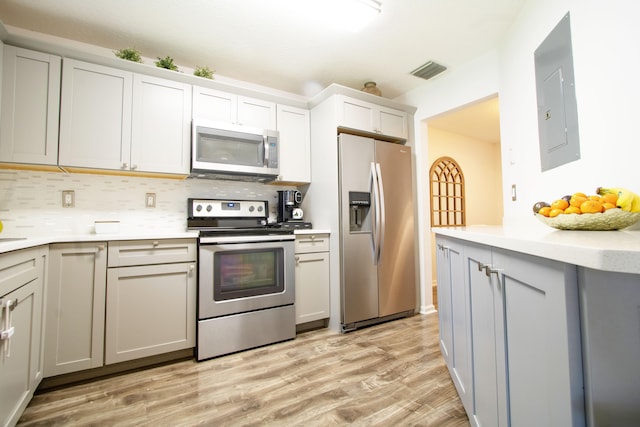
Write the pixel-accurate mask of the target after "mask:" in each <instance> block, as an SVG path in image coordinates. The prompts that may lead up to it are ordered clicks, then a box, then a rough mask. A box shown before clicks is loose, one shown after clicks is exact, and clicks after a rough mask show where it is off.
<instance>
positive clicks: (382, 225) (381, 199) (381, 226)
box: [376, 163, 386, 263]
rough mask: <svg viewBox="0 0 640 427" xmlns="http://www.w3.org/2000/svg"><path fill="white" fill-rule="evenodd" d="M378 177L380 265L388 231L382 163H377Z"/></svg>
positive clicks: (378, 260)
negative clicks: (386, 231) (386, 230)
mask: <svg viewBox="0 0 640 427" xmlns="http://www.w3.org/2000/svg"><path fill="white" fill-rule="evenodd" d="M376 176H377V178H378V179H377V181H378V194H379V196H378V207H379V211H380V222H379V224H378V259H377V262H378V263H379V262H380V260H381V259H382V251H383V250H384V235H385V229H386V219H385V217H386V212H385V208H384V206H385V205H384V188H383V185H382V183H383V180H382V171H381V170H380V163H376Z"/></svg>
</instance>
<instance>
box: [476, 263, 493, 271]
mask: <svg viewBox="0 0 640 427" xmlns="http://www.w3.org/2000/svg"><path fill="white" fill-rule="evenodd" d="M487 267H491V266H490V265H489V264H483V263H481V262H480V263H478V271H482V270H484V269H485V268H487Z"/></svg>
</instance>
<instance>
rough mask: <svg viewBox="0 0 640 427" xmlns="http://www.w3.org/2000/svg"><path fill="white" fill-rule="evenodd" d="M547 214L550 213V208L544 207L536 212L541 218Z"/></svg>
mask: <svg viewBox="0 0 640 427" xmlns="http://www.w3.org/2000/svg"><path fill="white" fill-rule="evenodd" d="M549 212H551V207H550V206H544V207H542V208H540V210H539V211H538V213H539V214H540V215H542V216H549Z"/></svg>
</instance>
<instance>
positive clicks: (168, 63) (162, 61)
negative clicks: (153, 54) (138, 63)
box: [154, 56, 178, 71]
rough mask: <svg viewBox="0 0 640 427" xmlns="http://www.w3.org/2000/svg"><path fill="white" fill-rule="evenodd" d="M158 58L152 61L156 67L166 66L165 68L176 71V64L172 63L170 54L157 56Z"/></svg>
mask: <svg viewBox="0 0 640 427" xmlns="http://www.w3.org/2000/svg"><path fill="white" fill-rule="evenodd" d="M157 58H158V60H157V61H155V62H154V64H156V67H159V68H166V69H167V70H172V71H178V66H177V65H176V64H174V63H173V58H172V57H170V56H165V57H164V58H160V57H159V56H158V57H157Z"/></svg>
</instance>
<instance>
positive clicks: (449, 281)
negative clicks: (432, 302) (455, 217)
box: [436, 236, 473, 407]
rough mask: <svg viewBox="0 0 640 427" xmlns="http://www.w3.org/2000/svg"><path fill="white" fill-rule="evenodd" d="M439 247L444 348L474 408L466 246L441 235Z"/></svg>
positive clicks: (458, 385)
mask: <svg viewBox="0 0 640 427" xmlns="http://www.w3.org/2000/svg"><path fill="white" fill-rule="evenodd" d="M436 248H437V252H436V260H437V265H438V269H437V273H438V313H439V316H440V350H441V351H442V355H443V357H444V359H445V361H446V362H447V367H448V368H449V373H450V374H451V378H452V379H453V383H454V384H455V386H456V390H457V391H458V394H459V395H460V400H462V402H463V405H464V406H465V407H470V406H471V405H472V404H473V402H472V387H473V384H472V381H473V378H472V374H473V372H472V366H471V363H472V360H471V307H470V295H469V288H468V286H467V284H466V283H465V280H464V258H463V245H462V242H460V241H458V240H456V239H449V238H446V237H441V236H439V237H438V239H437V242H436ZM441 266H442V268H441ZM454 313H455V316H454Z"/></svg>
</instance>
